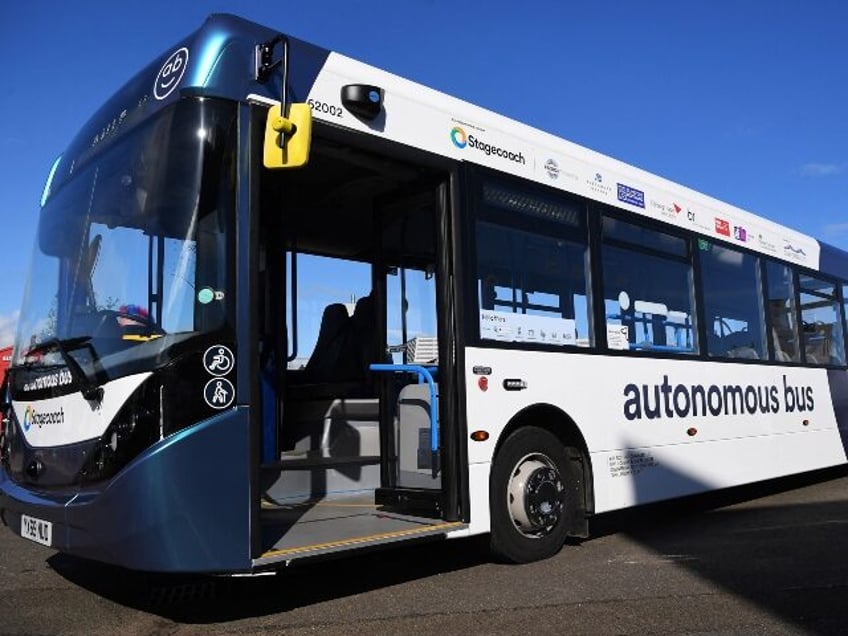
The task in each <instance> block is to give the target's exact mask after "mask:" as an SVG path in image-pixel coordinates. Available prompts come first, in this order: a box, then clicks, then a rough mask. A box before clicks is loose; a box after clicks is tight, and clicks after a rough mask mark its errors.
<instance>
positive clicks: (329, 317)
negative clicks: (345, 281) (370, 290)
mask: <svg viewBox="0 0 848 636" xmlns="http://www.w3.org/2000/svg"><path fill="white" fill-rule="evenodd" d="M350 320H351V319H350V316H348V313H347V308H346V307H345V306H344V305H342V304H341V303H333V304H331V305H327V306H326V307H325V308H324V314H323V315H322V316H321V327H320V328H319V330H318V340H317V341H316V342H315V349H314V351H313V352H312V355H311V356H310V357H309V361H308V362H307V363H306V367H305V369H304V374H305V376H306V377H307V378H308V379H309V381H311V382H321V381H329V380H333V379H336V378H335V372H336V369H337V367H338V364H339V360H340V359H341V357H342V355H343V353H344V349H345V344H346V342H347V340H348V332H349V329H350Z"/></svg>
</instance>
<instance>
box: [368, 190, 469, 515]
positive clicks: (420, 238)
mask: <svg viewBox="0 0 848 636" xmlns="http://www.w3.org/2000/svg"><path fill="white" fill-rule="evenodd" d="M444 188H445V185H443V184H435V183H430V184H429V185H428V186H425V187H424V188H422V189H420V190H413V191H411V192H408V193H404V194H402V195H400V196H396V197H394V198H393V199H391V200H387V201H386V202H385V203H384V205H383V206H381V208H380V211H379V228H380V265H381V267H380V268H379V270H378V272H377V274H378V276H377V278H376V279H375V287H377V288H378V289H380V291H381V294H382V295H383V297H384V298H385V308H386V311H385V342H386V347H385V350H384V359H383V360H379V361H376V364H373V365H372V366H371V370H372V372H373V373H375V374H377V376H376V377H377V378H379V386H380V389H381V404H382V410H381V460H382V461H381V484H382V487H381V488H380V490H379V491H378V492H377V501H378V502H380V503H383V504H385V505H387V506H390V507H396V508H401V509H423V510H429V511H430V512H431V513H433V514H441V513H442V509H443V505H442V499H443V497H442V495H443V490H444V489H445V488H444V486H446V484H443V480H442V472H443V471H442V463H443V462H442V456H443V454H444V453H443V449H442V438H443V437H445V433H444V431H443V428H445V429H448V428H450V427H443V426H442V419H443V418H455V415H454V412H452V410H451V408H450V407H449V406H448V407H447V408H440V393H442V392H443V389H444V388H446V385H445V382H444V378H445V373H444V368H443V365H442V364H441V362H442V360H443V358H442V356H441V355H440V353H441V349H442V348H443V347H440V342H442V343H448V342H452V341H453V337H452V334H451V335H449V336H446V335H445V331H446V330H450V327H448V326H446V325H447V324H449V322H448V321H444V320H441V321H440V317H441V316H442V313H443V312H441V311H440V310H441V307H440V303H439V302H437V298H438V290H439V283H441V282H443V278H444V277H443V272H441V271H438V270H439V268H438V267H437V262H438V254H437V252H438V250H437V245H439V244H440V241H439V240H438V229H437V228H438V226H439V223H438V220H439V219H440V218H441V217H442V215H443V214H445V213H447V210H445V209H443V205H444V197H443V196H442V193H443V192H444ZM440 336H442V337H441V338H440ZM447 377H448V378H451V377H452V374H450V373H449V374H447ZM448 381H450V380H448ZM447 435H450V433H447ZM448 488H449V487H448Z"/></svg>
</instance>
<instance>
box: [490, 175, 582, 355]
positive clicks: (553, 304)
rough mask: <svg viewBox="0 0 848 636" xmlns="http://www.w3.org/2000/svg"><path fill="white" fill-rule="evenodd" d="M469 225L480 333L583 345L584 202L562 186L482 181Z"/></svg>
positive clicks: (492, 337)
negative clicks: (475, 217)
mask: <svg viewBox="0 0 848 636" xmlns="http://www.w3.org/2000/svg"><path fill="white" fill-rule="evenodd" d="M479 217H480V218H479V219H478V220H477V225H476V241H477V243H476V252H477V278H476V284H477V289H476V292H477V299H478V302H479V320H478V324H479V327H480V337H481V339H483V340H499V341H504V342H520V343H524V344H530V345H543V346H564V345H570V346H578V347H590V346H592V344H593V342H594V341H593V335H592V329H591V320H590V314H591V308H590V302H589V292H588V289H589V285H588V280H589V274H588V245H587V243H588V236H587V229H586V208H585V206H584V205H582V204H580V203H578V202H576V200H574V199H573V198H571V197H570V196H568V195H565V194H562V193H552V192H548V191H547V190H544V189H540V188H539V189H537V188H536V187H528V186H526V185H516V186H513V185H512V182H511V181H508V180H504V181H500V180H498V181H494V180H492V181H487V182H485V183H483V188H482V201H481V206H480V211H479Z"/></svg>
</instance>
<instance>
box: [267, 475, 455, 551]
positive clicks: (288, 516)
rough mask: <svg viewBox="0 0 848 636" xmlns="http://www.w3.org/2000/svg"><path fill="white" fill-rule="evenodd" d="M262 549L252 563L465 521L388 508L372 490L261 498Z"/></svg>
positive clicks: (423, 533) (444, 529) (407, 536)
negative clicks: (286, 500)
mask: <svg viewBox="0 0 848 636" xmlns="http://www.w3.org/2000/svg"><path fill="white" fill-rule="evenodd" d="M261 519H262V545H263V554H262V555H261V556H260V557H259V558H258V559H256V560H254V563H253V565H254V567H263V566H265V565H270V564H273V563H275V562H280V561H286V562H287V561H292V560H295V559H301V558H307V557H315V556H319V555H324V554H330V553H333V552H341V551H344V550H351V549H356V548H365V547H370V546H375V545H380V544H384V543H391V542H395V541H407V540H412V539H417V538H423V537H428V536H432V535H444V534H446V533H448V532H450V531H452V530H458V529H460V528H463V527H465V524H463V523H461V522H445V521H443V520H441V519H432V518H427V517H416V516H411V515H407V514H399V513H396V512H391V511H387V510H385V509H383V508H382V506H377V505H375V504H374V491H373V490H368V491H363V492H356V493H350V494H341V495H339V494H337V495H333V497H332V498H331V499H330V498H326V499H320V500H317V501H308V502H304V503H295V504H285V505H284V504H279V503H274V502H271V501H267V500H266V501H263V502H262V511H261Z"/></svg>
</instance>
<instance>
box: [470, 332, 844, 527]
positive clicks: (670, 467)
mask: <svg viewBox="0 0 848 636" xmlns="http://www.w3.org/2000/svg"><path fill="white" fill-rule="evenodd" d="M475 368H477V369H485V370H486V371H488V373H487V374H486V375H487V378H488V385H487V390H485V391H484V390H481V389H480V388H479V386H477V384H478V379H479V376H477V375H475V372H474V369H475ZM466 373H467V377H468V378H469V379H470V381H469V386H468V388H467V391H468V428H469V430H471V431H474V430H477V429H483V430H486V431H488V432H489V433H490V436H489V437H488V439H487V440H486V441H484V442H469V450H468V456H469V462H470V463H471V464H472V465H473V464H477V463H481V462H490V461H491V460H492V457H493V454H494V451H495V447H496V444H497V441H498V440H499V439H500V438H501V437H502V431H503V430H504V428H505V427H506V426H507V425H508V424H509V423H510V420H511V419H512V418H513V417H514V416H515V415H516V414H517V413H519V412H521V411H522V410H524V409H527V408H528V407H531V406H533V405H537V404H547V405H550V406H553V407H554V408H555V409H556V410H557V411H559V412H561V413H562V414H563V418H562V419H561V420H559V421H553V422H552V421H539V422H533V423H534V424H535V425H539V426H548V427H553V428H554V429H555V428H556V427H557V426H561V425H563V424H564V422H565V416H566V415H567V416H568V417H569V418H570V419H571V420H573V421H574V422H575V423H576V425H577V427H578V429H579V430H580V433H581V435H582V437H583V439H584V440H585V442H586V446H587V448H588V451H589V454H590V459H591V463H592V474H593V478H594V483H593V487H594V495H595V511H596V512H603V511H606V510H614V509H617V508H623V507H627V506H631V505H637V504H642V503H649V502H653V501H658V500H661V499H668V498H673V497H678V496H683V495H689V494H694V493H699V492H706V491H710V490H715V489H717V488H725V487H730V486H736V485H741V484H746V483H751V482H754V481H761V480H765V479H773V478H776V477H781V476H785V475H791V474H796V473H801V472H805V471H811V470H816V469H819V468H826V467H830V466H836V465H840V464H844V463H845V462H846V444H845V442H844V438H845V433H846V431H845V430H841V429H840V428H839V426H838V422H837V418H838V417H841V418H842V419H845V417H846V416H848V405H845V404H842V402H843V401H845V400H846V399H848V398H846V397H845V396H844V393H845V392H846V390H848V377H845V376H844V375H843V376H840V375H839V374H840V373H841V374H844V373H845V372H844V371H841V372H837V371H832V370H831V371H828V370H827V369H821V368H819V369H814V368H804V367H780V366H777V365H761V364H759V365H753V364H732V363H720V362H707V361H700V360H692V359H685V358H681V359H679V360H678V359H668V358H666V359H661V360H660V359H652V358H647V357H636V356H603V355H586V354H581V353H576V352H569V353H553V352H539V351H510V350H503V349H482V348H479V349H478V348H468V349H467V350H466ZM508 386H509V387H511V390H510V389H508V388H507V387H508ZM515 387H519V390H515ZM842 425H843V427H844V426H845V425H846V422H842ZM476 496H480V497H482V496H485V493H482V492H479V493H478V492H476V491H475V492H474V493H473V495H472V497H476Z"/></svg>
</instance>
